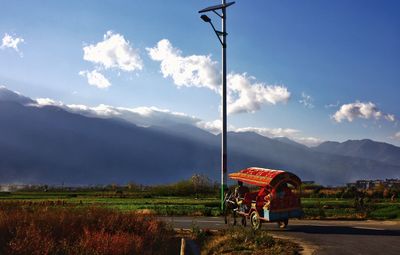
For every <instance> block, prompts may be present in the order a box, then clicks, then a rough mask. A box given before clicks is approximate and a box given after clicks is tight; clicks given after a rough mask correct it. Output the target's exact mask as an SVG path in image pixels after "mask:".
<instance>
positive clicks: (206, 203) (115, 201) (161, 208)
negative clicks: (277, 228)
mask: <svg viewBox="0 0 400 255" xmlns="http://www.w3.org/2000/svg"><path fill="white" fill-rule="evenodd" d="M4 202H19V203H20V204H21V205H22V206H39V205H40V206H61V207H67V206H76V207H87V206H100V207H104V208H111V209H117V210H121V211H138V210H148V211H150V212H152V213H155V214H158V215H205V216H217V215H220V210H219V206H220V202H219V200H218V198H216V197H210V196H209V197H204V196H199V197H198V198H196V197H188V196H154V195H149V194H143V193H140V192H125V193H116V192H110V191H107V192H99V191H87V192H62V191H60V192H0V203H4ZM302 206H303V209H304V212H305V217H306V218H311V219H312V218H315V219H382V220H384V219H400V202H399V201H396V202H391V201H389V200H387V199H386V200H385V199H375V200H371V201H366V202H365V204H364V206H363V208H362V209H359V208H358V209H356V208H355V205H354V199H341V198H303V199H302Z"/></svg>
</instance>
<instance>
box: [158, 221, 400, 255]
mask: <svg viewBox="0 0 400 255" xmlns="http://www.w3.org/2000/svg"><path fill="white" fill-rule="evenodd" d="M161 219H162V220H164V221H166V222H169V223H171V224H172V225H173V227H175V228H183V229H190V228H191V227H192V226H193V224H196V225H197V226H198V227H200V228H207V229H223V228H226V227H227V226H226V225H225V224H224V222H223V219H222V218H220V217H161ZM262 228H263V229H268V230H269V231H270V232H271V234H272V235H274V236H277V237H283V238H289V239H293V240H295V241H297V242H299V243H302V244H305V246H304V247H305V248H307V251H306V252H305V253H310V252H309V251H313V252H312V253H313V254H335V255H336V254H363V255H364V254H373V255H376V254H396V255H399V254H400V221H321V220H291V221H290V222H289V226H288V227H287V229H284V230H282V229H279V228H278V227H277V226H276V224H274V223H266V224H263V227H262ZM308 248H311V249H308Z"/></svg>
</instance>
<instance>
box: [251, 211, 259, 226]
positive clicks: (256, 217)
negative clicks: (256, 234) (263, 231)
mask: <svg viewBox="0 0 400 255" xmlns="http://www.w3.org/2000/svg"><path fill="white" fill-rule="evenodd" d="M250 223H251V227H252V228H253V229H254V230H258V229H260V228H261V220H260V215H258V212H257V211H253V212H252V213H251V214H250Z"/></svg>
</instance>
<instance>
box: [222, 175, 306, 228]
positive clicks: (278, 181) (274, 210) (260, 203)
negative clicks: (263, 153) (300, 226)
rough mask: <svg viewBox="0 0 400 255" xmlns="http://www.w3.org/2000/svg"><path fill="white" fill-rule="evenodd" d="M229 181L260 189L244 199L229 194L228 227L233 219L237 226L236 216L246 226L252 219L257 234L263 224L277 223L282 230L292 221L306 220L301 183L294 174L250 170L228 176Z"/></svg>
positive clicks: (227, 205) (226, 202) (246, 194)
mask: <svg viewBox="0 0 400 255" xmlns="http://www.w3.org/2000/svg"><path fill="white" fill-rule="evenodd" d="M229 178H230V179H233V180H237V181H241V182H243V183H246V184H250V185H255V186H258V187H259V189H258V190H257V191H253V192H250V191H249V192H248V193H245V194H244V197H243V198H242V199H237V197H235V196H234V194H233V192H228V193H227V195H226V197H225V209H226V214H225V223H228V222H230V220H229V217H230V216H229V215H231V216H232V218H233V224H236V216H241V218H242V219H241V223H242V225H244V226H246V224H247V219H249V220H250V224H251V226H252V228H253V229H255V230H257V229H259V228H260V227H261V223H262V222H277V223H278V225H279V227H281V228H286V226H287V225H288V222H289V219H290V218H300V217H302V216H303V210H302V209H301V203H300V193H301V180H300V178H299V177H297V176H296V175H295V174H293V173H290V172H286V171H282V170H272V169H265V168H258V167H250V168H246V169H243V170H241V171H239V172H237V173H232V174H229Z"/></svg>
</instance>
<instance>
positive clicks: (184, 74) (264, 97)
mask: <svg viewBox="0 0 400 255" xmlns="http://www.w3.org/2000/svg"><path fill="white" fill-rule="evenodd" d="M147 51H148V53H149V56H150V58H151V59H153V60H155V61H159V62H161V63H160V66H161V73H162V74H163V76H164V77H171V78H172V80H173V81H174V83H175V85H176V86H178V87H205V88H208V89H211V90H213V91H214V92H216V93H220V87H221V77H220V76H221V72H220V70H219V67H218V63H217V62H216V61H213V60H212V59H211V56H204V55H191V56H186V57H184V56H182V52H181V51H180V50H179V49H177V48H174V47H173V46H172V44H171V43H170V42H169V41H168V40H167V39H163V40H161V41H159V42H158V43H157V45H156V46H155V47H153V48H147ZM227 83H228V84H227V85H228V113H241V112H255V111H257V110H259V109H260V108H261V105H262V104H264V103H268V104H277V103H281V102H287V100H288V99H289V98H290V92H289V91H288V89H287V88H286V87H285V86H283V85H266V84H264V83H261V82H256V81H255V78H253V77H249V76H247V75H246V74H245V73H244V74H234V73H232V74H229V75H228V77H227Z"/></svg>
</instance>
